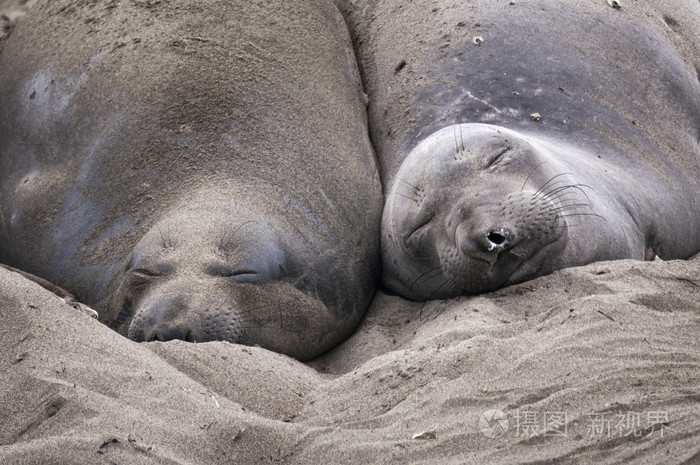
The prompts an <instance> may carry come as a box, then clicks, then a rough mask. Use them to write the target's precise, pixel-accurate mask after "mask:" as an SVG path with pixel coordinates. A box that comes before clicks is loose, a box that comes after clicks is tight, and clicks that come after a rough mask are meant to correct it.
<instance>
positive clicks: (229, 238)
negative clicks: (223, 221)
mask: <svg viewBox="0 0 700 465" xmlns="http://www.w3.org/2000/svg"><path fill="white" fill-rule="evenodd" d="M253 223H255V224H257V223H258V221H254V220H250V221H246V222H245V223H243V224H241V225H240V226H238V227H237V228H236V229H235V230H234V231H233V232H231V231H232V230H231V229H228V228H227V229H226V230H224V233H223V234H222V235H221V238H220V239H219V248H221V249H226V248H234V247H237V246H239V245H241V244H245V242H242V243H238V244H234V243H233V238H234V237H236V234H238V231H240V230H241V229H242V228H243V227H244V226H247V225H249V224H253ZM246 242H249V241H246Z"/></svg>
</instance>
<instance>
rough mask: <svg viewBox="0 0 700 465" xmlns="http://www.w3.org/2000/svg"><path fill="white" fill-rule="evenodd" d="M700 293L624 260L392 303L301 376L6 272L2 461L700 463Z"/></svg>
mask: <svg viewBox="0 0 700 465" xmlns="http://www.w3.org/2000/svg"><path fill="white" fill-rule="evenodd" d="M698 276H700V260H698V259H695V260H692V261H673V262H661V261H656V262H650V263H642V262H635V261H619V262H605V263H597V264H593V265H589V266H586V267H581V268H572V269H568V270H563V271H561V272H557V273H555V274H553V275H551V276H547V277H544V278H540V279H537V280H535V281H531V282H528V283H525V284H522V285H518V286H513V287H509V288H506V289H503V290H500V291H497V292H494V293H491V294H486V295H483V296H478V297H468V298H460V299H455V300H450V301H434V302H427V303H415V302H407V301H404V300H402V299H400V298H397V297H393V296H388V295H385V294H382V293H379V294H378V295H377V296H376V298H375V300H374V303H373V306H372V308H371V309H370V311H369V312H368V314H367V316H366V318H365V319H364V321H363V323H362V324H361V326H360V328H359V329H358V330H357V332H356V333H355V334H354V335H353V337H351V338H350V339H349V340H347V341H346V342H345V343H344V344H343V345H341V346H340V347H338V348H337V349H335V350H334V351H332V352H331V353H329V354H326V355H325V356H323V357H321V358H319V359H317V360H315V361H313V362H312V363H310V364H308V365H307V364H302V363H300V362H297V361H295V360H293V359H290V358H289V357H286V356H282V355H278V354H275V353H272V352H268V351H266V350H263V349H259V348H254V347H243V346H238V345H234V344H228V343H219V342H217V343H206V344H188V343H184V342H179V341H175V342H168V343H149V344H137V343H134V342H132V341H129V340H127V339H125V338H123V337H121V336H119V335H118V334H116V333H114V332H112V331H111V330H109V329H108V328H106V327H104V326H103V325H101V324H100V323H98V322H97V321H96V320H94V319H91V318H89V317H88V316H86V315H84V314H83V313H81V312H78V311H77V310H75V309H73V308H71V307H69V306H67V305H65V304H64V303H63V302H62V301H61V300H60V299H58V298H57V297H55V296H54V295H52V294H50V293H48V292H46V291H44V290H43V289H42V288H40V287H38V286H37V285H35V284H34V283H31V282H29V281H26V280H25V279H24V278H22V277H21V276H19V275H17V274H15V273H11V272H7V271H5V270H2V269H0V283H2V284H0V308H1V309H2V316H3V324H2V326H1V327H0V346H1V351H2V352H1V353H2V361H1V362H0V367H1V368H0V369H1V370H2V374H1V376H0V385H1V386H2V389H1V390H0V412H1V413H0V424H2V425H3V428H2V429H0V462H2V463H3V464H15V463H17V464H19V463H21V464H29V463H53V462H60V463H76V464H77V463H81V464H82V463H131V464H139V463H178V464H186V463H187V464H190V463H192V464H194V463H207V464H215V463H251V464H252V463H285V464H297V463H298V464H308V463H344V464H354V463H356V464H366V463H397V464H398V463H401V464H409V463H410V464H414V463H415V464H418V463H426V464H427V463H431V464H434V463H440V464H451V463H454V464H457V463H460V464H461V463H504V464H506V463H508V464H511V463H550V462H552V461H554V460H556V463H621V462H624V461H630V460H633V461H634V462H635V463H661V462H663V463H688V464H690V463H697V461H698V460H700V445H698V444H699V441H698V438H700V388H699V387H698V386H700V347H699V346H698V343H697V341H698V336H697V335H698V333H699V332H700V303H699V302H698V296H700V281H699V280H698ZM494 411H495V412H494ZM499 412H502V413H499ZM416 436H418V437H416Z"/></svg>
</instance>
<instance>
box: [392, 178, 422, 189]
mask: <svg viewBox="0 0 700 465" xmlns="http://www.w3.org/2000/svg"><path fill="white" fill-rule="evenodd" d="M396 179H398V180H399V181H401V182H403V183H406V184H408V185H409V186H411V187H412V188H414V189H415V190H417V191H419V190H420V189H419V188H418V186H414V185H413V184H411V183H410V182H408V181H406V180H405V179H403V178H396Z"/></svg>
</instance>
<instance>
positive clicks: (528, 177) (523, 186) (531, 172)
mask: <svg viewBox="0 0 700 465" xmlns="http://www.w3.org/2000/svg"><path fill="white" fill-rule="evenodd" d="M545 163H547V162H546V161H543V162H542V163H540V164H538V165H537V166H535V167H534V168H532V170H530V174H528V175H527V178H525V182H523V185H522V187H521V188H520V192H522V191H523V189H525V184H527V182H528V181H529V180H530V177H531V176H532V175H533V174H534V173H535V171H537V168H539V167H540V166H542V165H544V164H545Z"/></svg>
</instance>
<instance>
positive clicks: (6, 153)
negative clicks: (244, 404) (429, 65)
mask: <svg viewBox="0 0 700 465" xmlns="http://www.w3.org/2000/svg"><path fill="white" fill-rule="evenodd" d="M0 101H2V108H0V213H1V215H0V261H2V262H5V263H7V264H9V265H12V266H15V267H17V268H20V269H22V270H25V271H27V272H31V273H34V274H37V275H39V276H41V277H43V278H45V279H47V280H49V281H51V282H53V283H55V284H57V285H59V286H61V287H63V288H65V289H67V290H68V291H70V292H72V293H73V294H74V295H75V296H76V297H77V298H78V299H79V300H81V301H83V302H85V303H87V304H89V305H91V306H93V307H94V308H95V309H96V310H98V311H99V313H100V317H101V319H102V320H103V321H104V322H105V323H107V324H109V325H110V326H112V327H114V328H116V329H118V330H119V331H120V332H122V333H123V334H125V335H128V336H129V337H131V338H133V339H135V340H137V341H143V340H146V341H148V340H168V339H172V338H179V339H185V340H191V341H197V342H202V341H208V340H227V341H230V342H241V343H246V344H257V345H261V346H264V347H267V348H270V349H272V350H276V351H279V352H283V353H286V354H289V355H292V356H294V357H297V358H300V359H308V358H311V357H314V356H315V355H317V354H319V353H321V352H323V351H325V350H327V349H329V348H330V347H332V346H334V345H335V344H337V343H338V342H339V341H340V340H342V339H343V338H344V337H345V336H346V335H347V334H348V333H349V332H350V331H352V329H353V328H354V327H355V325H356V323H357V322H358V320H359V318H360V317H361V315H362V314H363V312H364V310H365V308H366V306H367V305H368V302H369V300H370V298H371V296H372V294H373V288H374V284H375V281H376V279H377V278H378V276H377V275H378V258H379V251H378V245H377V240H376V237H377V236H378V232H379V219H380V215H381V206H382V198H381V186H380V184H379V176H378V173H377V169H376V166H375V162H374V158H373V153H372V149H371V146H370V143H369V138H368V135H367V127H366V116H365V105H364V100H363V94H362V89H361V87H360V80H359V77H358V73H357V70H356V65H355V61H354V54H353V52H352V48H351V45H350V40H349V35H348V32H347V29H346V26H345V24H344V22H343V20H342V17H341V16H340V14H339V13H338V11H337V9H336V8H335V6H334V5H333V4H332V3H330V2H314V3H313V5H312V4H310V3H309V2H305V1H284V2H223V3H222V2H215V1H213V0H212V1H199V2H189V1H184V0H181V1H179V0H178V1H169V2H149V1H99V2H88V3H83V2H77V3H76V2H72V1H67V0H66V1H53V0H52V1H43V2H39V3H38V4H37V5H36V6H35V7H34V9H33V11H32V14H31V15H30V16H29V17H28V18H27V20H26V21H24V22H23V23H22V24H21V25H20V26H18V27H17V28H16V29H15V31H14V32H13V34H12V35H11V37H10V38H9V40H8V41H7V42H6V45H5V47H4V50H3V53H2V56H1V57H0Z"/></svg>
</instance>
